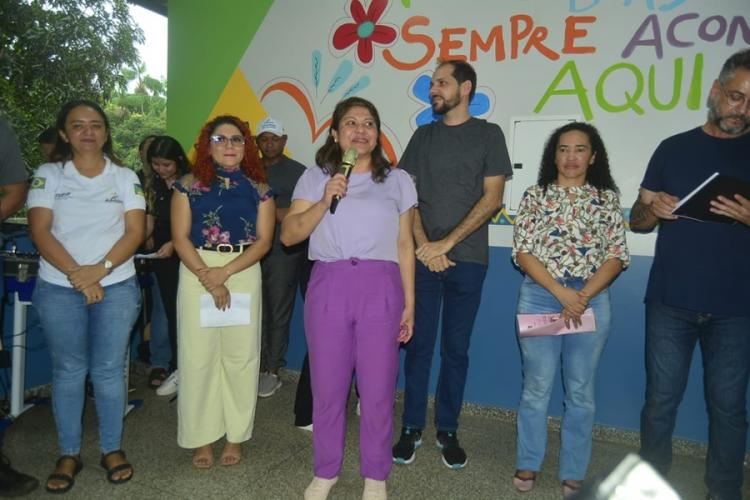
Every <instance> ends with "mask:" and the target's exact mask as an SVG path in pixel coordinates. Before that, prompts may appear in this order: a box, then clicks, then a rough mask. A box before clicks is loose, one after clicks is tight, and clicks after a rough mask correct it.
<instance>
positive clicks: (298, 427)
mask: <svg viewBox="0 0 750 500" xmlns="http://www.w3.org/2000/svg"><path fill="white" fill-rule="evenodd" d="M296 427H297V429H302V430H303V431H308V432H312V431H313V424H307V425H297V426H296Z"/></svg>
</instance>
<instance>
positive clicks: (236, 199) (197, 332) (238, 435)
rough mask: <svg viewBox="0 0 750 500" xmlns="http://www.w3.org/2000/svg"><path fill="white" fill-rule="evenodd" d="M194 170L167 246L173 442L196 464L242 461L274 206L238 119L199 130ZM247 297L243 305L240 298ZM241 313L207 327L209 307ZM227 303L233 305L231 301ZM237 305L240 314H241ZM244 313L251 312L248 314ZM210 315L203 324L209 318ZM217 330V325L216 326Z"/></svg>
mask: <svg viewBox="0 0 750 500" xmlns="http://www.w3.org/2000/svg"><path fill="white" fill-rule="evenodd" d="M195 149H196V161H195V167H194V169H193V174H189V175H187V176H185V177H183V178H182V179H181V180H180V181H179V182H178V183H176V184H175V189H176V191H177V192H176V193H175V194H174V196H172V241H173V243H174V248H175V250H176V251H177V254H178V255H179V256H180V259H181V260H182V264H181V265H180V276H179V285H178V291H177V318H178V319H177V338H178V346H179V348H178V364H179V366H180V379H179V380H180V390H179V394H180V397H179V399H178V400H177V401H178V405H177V410H178V416H179V419H178V421H179V422H178V433H177V442H178V444H179V445H180V446H182V447H183V448H195V452H194V453H193V465H194V466H195V467H197V468H199V469H207V468H209V467H211V465H213V460H214V458H213V443H214V442H215V441H217V440H218V439H220V438H221V437H224V436H226V443H225V445H224V450H223V451H222V453H221V458H220V459H219V461H220V463H221V465H235V464H237V463H239V462H240V460H241V459H242V448H241V443H242V442H244V441H246V440H248V439H250V436H251V434H252V430H253V420H254V417H255V402H256V399H257V390H258V370H259V365H258V363H259V354H260V330H259V325H260V305H261V288H260V286H261V277H260V264H259V261H260V259H261V257H263V255H265V254H266V252H268V250H269V249H270V248H271V240H272V237H273V229H274V212H275V206H274V201H273V197H272V193H271V191H270V189H269V187H268V185H267V184H266V178H265V173H264V171H263V169H262V168H261V165H260V159H259V157H258V152H257V150H256V149H255V141H253V140H252V136H251V134H250V130H249V128H248V126H247V124H245V123H244V122H243V121H242V120H240V119H239V118H236V117H234V116H220V117H218V118H215V119H213V120H212V121H210V122H209V123H208V124H206V125H205V126H204V127H203V130H201V133H200V136H199V137H198V142H197V143H196V145H195ZM248 296H249V307H248V306H247V300H246V299H247V298H248ZM240 299H243V300H242V301H243V302H245V304H246V305H244V306H243V308H242V309H239V310H238V311H237V312H241V313H243V314H242V315H243V316H244V317H243V318H242V319H241V320H240V321H238V322H235V323H231V324H230V323H229V322H228V321H227V320H226V318H219V319H218V321H214V322H213V323H210V324H212V325H214V326H202V325H203V324H205V325H208V324H209V319H214V320H216V319H217V318H215V316H216V314H215V313H216V312H217V311H216V309H219V310H222V311H223V310H226V309H227V308H229V307H230V306H231V308H232V309H235V308H238V307H240V306H239V305H237V304H238V303H239V302H240ZM233 301H234V303H235V304H234V305H232V302H233ZM243 309H244V310H243ZM248 309H249V310H248ZM212 313H214V314H213V316H214V318H209V316H210V315H211V314H212ZM217 325H218V326H217Z"/></svg>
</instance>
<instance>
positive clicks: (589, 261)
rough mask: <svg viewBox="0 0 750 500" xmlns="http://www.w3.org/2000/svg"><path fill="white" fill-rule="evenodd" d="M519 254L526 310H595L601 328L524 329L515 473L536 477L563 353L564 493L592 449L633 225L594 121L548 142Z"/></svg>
mask: <svg viewBox="0 0 750 500" xmlns="http://www.w3.org/2000/svg"><path fill="white" fill-rule="evenodd" d="M513 261H514V262H515V263H516V264H517V265H518V266H519V267H520V268H521V270H522V271H523V272H524V273H525V274H526V278H525V280H524V281H523V284H522V285H521V291H520V294H519V299H518V313H519V314H520V313H532V314H539V313H561V314H562V317H563V319H564V320H565V323H566V324H567V325H570V326H579V325H580V324H581V315H582V314H583V313H584V311H585V310H586V309H592V310H593V312H594V317H595V322H596V326H595V328H594V331H593V332H592V331H588V332H587V333H583V332H581V333H575V334H569V335H550V336H528V337H522V336H519V344H520V347H521V357H522V360H523V394H522V395H521V403H520V405H519V408H518V443H517V458H516V466H517V470H516V474H515V476H514V477H513V483H514V484H515V485H516V488H518V489H519V490H520V491H529V490H530V489H531V488H533V486H534V481H535V479H536V475H537V473H538V472H539V470H540V469H541V465H542V460H543V459H544V451H545V447H546V436H547V407H548V405H549V398H550V394H551V392H552V386H553V383H554V379H555V373H556V372H557V367H558V361H559V360H561V361H562V377H563V386H564V389H565V405H564V413H563V418H562V429H561V441H562V443H561V448H560V473H559V477H560V480H561V481H562V486H563V495H564V496H565V497H567V496H569V495H571V494H572V493H574V492H575V491H577V490H579V489H580V488H581V485H582V481H583V478H584V476H585V475H586V469H587V467H588V463H589V459H590V456H591V431H592V428H593V423H594V411H595V405H594V380H595V376H596V368H597V364H598V362H599V358H600V356H601V353H602V350H603V349H604V344H605V343H606V341H607V336H608V335H609V330H610V302H609V289H608V286H609V284H610V283H611V282H612V281H613V280H614V279H615V277H616V276H617V275H618V274H619V273H620V271H622V269H623V268H625V267H627V265H628V262H629V256H628V250H627V247H626V245H625V228H624V223H623V217H622V211H621V209H620V203H619V200H618V197H617V186H616V185H615V182H614V180H613V179H612V175H611V174H610V169H609V160H608V158H607V151H606V149H605V148H604V143H603V142H602V139H601V137H600V136H599V132H598V131H597V130H596V129H595V128H594V127H593V126H591V125H589V124H587V123H569V124H567V125H565V126H563V127H560V128H559V129H557V130H556V131H555V132H554V133H553V134H552V136H551V137H550V138H549V140H548V141H547V144H546V146H545V149H544V155H543V156H542V164H541V168H540V171H539V179H538V181H537V184H536V185H534V186H531V187H530V188H529V189H527V190H526V192H525V193H524V196H523V199H522V200H521V205H520V206H519V208H518V214H517V216H516V220H515V228H514V234H513Z"/></svg>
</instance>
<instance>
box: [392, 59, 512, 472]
mask: <svg viewBox="0 0 750 500" xmlns="http://www.w3.org/2000/svg"><path fill="white" fill-rule="evenodd" d="M476 87H477V74H476V72H475V71H474V68H472V66H471V65H470V64H469V63H467V62H464V61H443V62H441V63H440V64H439V65H438V67H437V69H435V72H434V73H433V75H432V81H431V83H430V102H431V103H432V110H433V112H435V113H438V114H441V115H442V117H443V118H442V120H440V121H436V122H433V123H430V124H428V125H424V126H422V127H419V128H418V129H417V130H416V131H415V132H414V135H413V136H412V138H411V139H410V140H409V144H408V146H406V150H405V151H404V154H403V156H402V157H401V160H400V161H399V168H403V169H404V170H405V171H406V172H408V173H409V174H410V175H412V176H413V177H414V178H415V179H416V183H417V193H419V208H417V210H416V213H415V215H414V239H415V242H416V246H417V250H416V256H417V270H416V290H417V306H416V314H417V316H416V323H415V325H416V327H415V330H414V338H413V339H412V341H411V342H409V343H408V344H407V345H406V358H405V360H404V376H405V388H404V413H403V415H402V427H401V437H400V438H399V440H398V442H397V443H396V444H395V445H394V446H393V461H394V462H395V463H397V464H410V463H412V462H413V461H414V459H415V456H416V449H417V448H419V446H421V444H422V431H423V430H424V427H425V421H426V418H427V390H428V385H429V381H430V370H431V367H432V356H433V353H434V352H435V342H436V340H437V334H438V321H439V320H440V318H441V315H442V332H441V334H440V375H439V377H438V384H437V391H436V394H435V427H436V430H437V436H436V437H437V444H438V448H439V449H440V454H441V455H442V457H441V458H442V461H443V463H444V464H445V465H446V466H447V467H449V468H451V469H460V468H462V467H464V466H465V465H466V461H467V457H466V452H465V451H464V449H463V448H462V447H461V445H460V444H459V442H458V417H459V414H460V413H461V406H462V404H463V398H464V387H465V385H466V374H467V371H468V368H469V343H470V340H471V334H472V331H473V329H474V319H475V318H476V314H477V311H478V310H479V303H480V301H481V298H482V285H483V283H484V277H485V276H486V274H487V265H488V261H489V250H488V238H489V236H488V229H487V222H488V220H489V219H490V217H491V216H492V214H493V213H495V212H496V211H497V210H498V209H499V208H500V207H501V206H502V198H503V189H504V186H505V177H506V176H508V175H510V174H511V172H512V170H511V164H510V158H509V157H508V150H507V148H506V145H505V137H504V136H503V131H502V130H501V129H500V127H499V126H498V125H496V124H494V123H489V122H487V121H485V120H481V119H478V118H474V117H472V116H471V114H470V113H469V103H470V102H471V99H472V97H474V93H475V92H476ZM441 309H442V313H441Z"/></svg>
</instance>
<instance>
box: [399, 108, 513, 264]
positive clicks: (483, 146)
mask: <svg viewBox="0 0 750 500" xmlns="http://www.w3.org/2000/svg"><path fill="white" fill-rule="evenodd" d="M398 166H399V168H403V169H404V170H405V171H407V172H408V173H409V174H411V175H412V176H414V178H415V180H416V183H417V193H418V194H419V215H420V217H421V219H422V225H423V226H424V229H425V232H426V233H427V238H428V239H429V240H430V241H435V240H439V239H441V238H444V237H445V236H446V235H448V233H450V232H451V231H452V230H453V228H455V227H456V226H457V225H458V224H459V223H460V222H461V221H462V220H463V219H464V218H465V217H466V215H467V214H468V213H469V211H470V210H471V209H472V208H473V207H474V205H476V203H477V202H478V201H479V199H480V198H481V197H482V194H483V193H484V178H485V177H494V176H497V175H506V176H510V175H511V174H512V172H513V170H512V167H511V163H510V157H509V156H508V148H507V146H506V145H505V136H504V135H503V131H502V130H501V129H500V127H499V126H498V125H496V124H494V123H489V122H487V121H486V120H481V119H478V118H470V119H469V120H468V121H466V122H464V123H462V124H460V125H455V126H448V125H445V124H444V123H443V122H441V121H440V122H433V123H430V124H428V125H424V126H422V127H419V128H418V129H417V130H416V132H414V135H413V136H412V138H411V140H410V141H409V145H408V146H406V151H404V154H403V156H402V157H401V161H400V162H399V164H398ZM488 244H489V241H488V233H487V226H486V225H484V226H481V227H479V228H478V229H477V230H476V231H474V232H473V233H472V234H470V235H469V236H467V237H466V238H465V239H464V240H463V241H461V242H460V243H459V244H458V245H456V246H455V247H454V248H453V249H452V250H451V251H450V252H449V253H448V258H449V259H451V260H454V261H461V262H475V263H479V264H485V265H486V264H487V262H488V260H489V251H488V248H487V247H488Z"/></svg>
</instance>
